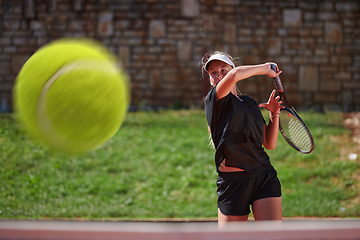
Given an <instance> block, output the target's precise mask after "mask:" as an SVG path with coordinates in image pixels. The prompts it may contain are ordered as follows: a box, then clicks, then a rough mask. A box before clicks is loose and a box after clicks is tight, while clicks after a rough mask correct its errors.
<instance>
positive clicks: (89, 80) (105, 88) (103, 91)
mask: <svg viewBox="0 0 360 240" xmlns="http://www.w3.org/2000/svg"><path fill="white" fill-rule="evenodd" d="M117 62H118V61H117V59H116V57H115V56H114V55H113V54H112V53H111V52H110V51H109V50H108V49H107V48H106V47H105V46H103V45H101V44H100V43H97V42H95V41H93V40H90V39H77V38H63V39H59V40H55V41H53V42H51V43H49V44H47V45H45V46H43V47H41V48H40V49H39V50H38V51H36V52H35V53H34V54H33V55H32V56H31V57H30V58H29V59H28V61H27V62H26V63H25V64H24V66H23V67H22V68H21V70H20V72H19V74H18V76H17V78H16V80H15V86H14V89H13V96H14V109H15V113H16V114H15V116H16V117H17V118H18V119H19V121H20V122H21V123H22V125H23V126H24V128H25V129H26V130H27V131H28V132H29V133H30V134H31V135H33V136H35V137H36V138H37V139H40V140H41V141H42V142H44V143H46V144H47V145H49V146H50V147H52V148H54V149H56V150H59V151H62V152H66V153H80V152H85V151H90V150H93V149H95V148H97V147H99V146H100V145H101V144H103V143H105V142H106V141H107V140H109V139H110V138H111V137H112V136H113V135H114V134H115V133H116V132H117V130H118V129H119V127H120V126H121V124H122V123H123V121H124V119H125V116H126V113H127V110H128V106H129V102H130V97H129V95H130V94H129V84H128V76H127V74H126V73H125V71H124V70H123V69H122V68H120V67H119V66H118V65H117Z"/></svg>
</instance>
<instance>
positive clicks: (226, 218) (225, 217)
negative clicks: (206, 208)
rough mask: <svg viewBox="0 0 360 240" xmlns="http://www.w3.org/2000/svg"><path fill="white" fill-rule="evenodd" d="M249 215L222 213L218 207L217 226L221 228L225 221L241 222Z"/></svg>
mask: <svg viewBox="0 0 360 240" xmlns="http://www.w3.org/2000/svg"><path fill="white" fill-rule="evenodd" d="M248 217H249V215H244V216H232V215H224V214H223V213H222V212H221V211H220V209H218V225H219V228H222V227H224V226H225V224H226V223H227V222H242V221H247V220H248Z"/></svg>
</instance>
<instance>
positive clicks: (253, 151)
mask: <svg viewBox="0 0 360 240" xmlns="http://www.w3.org/2000/svg"><path fill="white" fill-rule="evenodd" d="M270 64H271V63H265V64H260V65H249V66H238V67H235V64H234V61H233V59H232V57H231V56H229V55H227V54H225V53H222V52H213V53H211V54H205V55H204V57H203V58H202V68H203V69H204V71H203V73H205V74H207V75H208V77H209V81H210V84H211V85H212V86H213V88H212V90H210V91H209V93H208V94H207V96H206V98H205V113H206V120H207V123H208V126H209V132H210V134H211V138H212V142H213V144H214V147H215V149H216V153H215V163H216V170H217V172H218V179H217V187H218V189H217V193H218V222H219V227H221V226H223V225H224V224H225V223H226V222H229V221H247V220H248V215H249V213H250V206H252V211H253V215H254V218H255V220H256V221H258V220H281V219H282V200H281V186H280V182H279V180H278V178H277V172H276V170H275V169H274V167H273V166H272V165H271V163H270V159H269V156H268V155H267V154H266V152H265V150H264V148H263V147H265V148H266V149H271V150H272V149H274V148H275V146H276V143H277V138H278V131H279V114H280V109H281V108H283V106H282V105H281V101H279V97H276V98H274V95H275V90H274V91H272V93H271V94H270V98H269V100H268V102H267V103H261V104H259V105H258V104H257V103H256V102H255V100H254V99H253V98H251V97H249V96H246V95H242V94H241V93H240V92H239V91H238V90H237V87H236V83H237V82H238V81H240V80H244V79H247V78H249V77H251V76H255V75H267V76H269V77H275V76H278V75H279V74H280V73H281V71H278V73H276V72H275V71H273V70H271V68H270ZM277 70H278V69H277ZM259 107H264V108H266V109H267V110H268V111H269V114H270V117H269V118H270V120H269V123H268V124H266V122H265V120H264V118H263V116H262V113H261V112H260V108H259Z"/></svg>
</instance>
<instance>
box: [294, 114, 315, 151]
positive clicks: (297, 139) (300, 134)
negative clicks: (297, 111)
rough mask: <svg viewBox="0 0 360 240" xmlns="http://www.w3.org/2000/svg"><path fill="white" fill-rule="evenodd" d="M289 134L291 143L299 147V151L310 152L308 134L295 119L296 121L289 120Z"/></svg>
mask: <svg viewBox="0 0 360 240" xmlns="http://www.w3.org/2000/svg"><path fill="white" fill-rule="evenodd" d="M289 133H290V138H291V139H292V142H293V143H294V144H295V145H296V146H297V147H299V148H300V149H304V150H306V151H310V149H311V141H310V139H309V136H308V133H307V132H306V130H305V129H304V127H303V126H302V124H301V123H300V122H299V121H298V120H297V119H296V120H294V119H290V122H289Z"/></svg>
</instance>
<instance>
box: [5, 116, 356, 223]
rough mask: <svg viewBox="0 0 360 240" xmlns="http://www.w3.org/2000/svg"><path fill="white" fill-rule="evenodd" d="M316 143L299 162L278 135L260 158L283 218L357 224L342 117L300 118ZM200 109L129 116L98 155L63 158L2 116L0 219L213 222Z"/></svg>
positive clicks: (211, 172)
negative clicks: (265, 158) (278, 186)
mask: <svg viewBox="0 0 360 240" xmlns="http://www.w3.org/2000/svg"><path fill="white" fill-rule="evenodd" d="M301 114H302V117H303V119H304V120H305V122H306V123H307V124H308V126H309V128H310V130H311V131H312V133H313V135H314V138H315V144H316V146H315V150H314V152H313V153H311V154H308V155H304V154H301V153H298V152H296V151H295V150H293V149H292V148H291V147H290V146H288V144H287V143H286V142H285V141H284V140H283V138H282V137H281V136H279V141H278V146H277V148H276V149H275V150H273V151H268V153H269V155H270V157H271V161H272V163H273V165H274V167H275V168H276V169H277V171H278V175H279V179H280V181H281V183H282V190H283V215H284V217H291V216H317V217H360V201H359V196H360V190H359V189H360V188H359V186H360V178H359V177H358V176H359V175H360V174H359V173H360V161H359V159H357V160H356V161H350V160H348V159H347V155H348V154H349V153H352V152H356V151H358V152H357V153H358V155H360V154H359V148H356V146H354V145H353V144H352V143H351V140H350V137H349V134H350V133H349V132H348V131H347V130H345V129H344V128H343V126H342V123H341V113H335V112H328V113H326V114H321V113H314V112H307V113H301ZM208 143H209V140H208V134H207V125H206V120H205V114H204V111H202V110H179V111H162V112H158V113H156V112H136V113H129V114H128V116H127V118H126V121H125V123H124V124H123V126H122V127H121V128H120V130H119V131H118V132H117V134H116V135H115V136H114V137H113V138H112V139H111V140H110V141H108V142H107V143H106V144H105V145H104V146H102V147H101V148H99V149H97V150H96V151H93V152H90V153H87V154H83V155H78V156H68V155H64V154H61V153H56V152H53V151H51V150H50V149H48V148H46V147H44V146H41V145H38V144H37V143H36V142H34V141H32V140H31V139H30V138H28V137H27V135H26V134H24V132H23V131H22V130H21V129H20V128H19V126H18V124H17V123H16V122H15V121H14V120H13V117H12V115H10V114H1V115H0V169H1V170H0V211H1V212H0V218H26V219H41V218H88V219H148V218H209V217H216V216H217V206H216V198H217V196H216V184H215V183H216V178H217V174H216V172H215V166H214V150H213V149H212V148H211V147H210V146H209V145H208Z"/></svg>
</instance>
